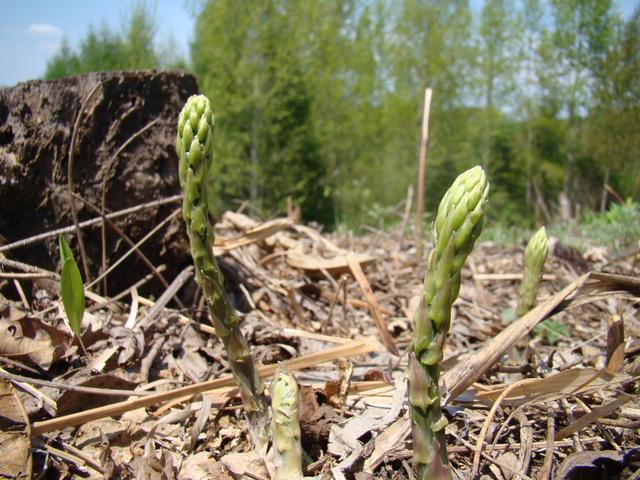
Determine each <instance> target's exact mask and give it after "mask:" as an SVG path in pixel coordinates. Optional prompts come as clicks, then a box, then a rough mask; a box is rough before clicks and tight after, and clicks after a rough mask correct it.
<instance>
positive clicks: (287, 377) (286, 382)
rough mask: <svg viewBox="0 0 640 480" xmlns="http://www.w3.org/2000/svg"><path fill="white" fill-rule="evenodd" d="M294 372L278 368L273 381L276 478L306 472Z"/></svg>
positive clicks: (285, 478)
mask: <svg viewBox="0 0 640 480" xmlns="http://www.w3.org/2000/svg"><path fill="white" fill-rule="evenodd" d="M298 402H299V400H298V384H297V383H296V379H295V377H294V376H293V375H291V374H290V373H288V372H287V371H285V370H284V369H283V368H282V367H280V368H278V372H277V373H276V376H275V378H274V379H273V381H272V382H271V412H272V420H271V433H272V435H273V446H274V450H275V453H276V480H296V479H301V478H302V477H303V475H302V446H301V444H300V405H299V403H298Z"/></svg>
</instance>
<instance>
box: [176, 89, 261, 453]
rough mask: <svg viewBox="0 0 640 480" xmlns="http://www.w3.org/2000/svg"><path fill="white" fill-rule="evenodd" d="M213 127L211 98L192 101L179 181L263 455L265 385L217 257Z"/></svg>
mask: <svg viewBox="0 0 640 480" xmlns="http://www.w3.org/2000/svg"><path fill="white" fill-rule="evenodd" d="M213 126H214V119H213V113H212V111H211V105H210V103H209V100H208V99H207V97H205V96H204V95H193V96H191V97H190V98H189V99H188V100H187V103H186V104H185V106H184V108H183V109H182V112H181V113H180V116H179V118H178V135H177V140H176V150H177V153H178V158H179V160H180V162H179V180H180V186H181V187H182V189H183V190H184V200H183V204H182V216H183V218H184V221H185V223H186V226H187V232H188V235H189V241H190V246H191V256H192V257H193V262H194V265H195V277H196V282H197V283H198V285H200V287H201V288H202V290H203V293H204V296H205V298H206V302H207V307H208V310H209V314H210V317H211V320H212V322H213V325H214V326H215V328H216V332H217V333H218V335H219V336H220V338H221V339H222V342H223V343H224V346H225V348H226V351H227V356H228V358H229V364H230V366H231V371H232V373H233V375H234V377H235V380H236V383H237V384H238V388H239V390H240V396H241V397H242V402H243V404H244V408H245V410H246V413H247V417H248V420H249V428H250V430H251V435H252V439H253V441H254V445H255V446H256V448H257V449H259V450H260V449H262V448H263V447H266V445H267V443H268V441H269V436H268V431H267V429H268V423H269V420H268V407H267V400H266V397H265V395H264V385H263V384H262V380H261V379H260V377H259V375H258V372H257V370H256V366H255V364H254V362H253V359H252V358H251V352H250V351H249V345H248V343H247V340H246V339H245V337H244V336H243V334H242V332H241V331H240V326H239V322H238V317H237V315H236V313H235V311H234V310H233V308H232V307H231V305H230V304H229V302H228V300H227V298H226V295H225V292H224V287H223V281H224V280H223V277H222V273H221V272H220V269H219V268H218V264H217V262H216V259H215V257H214V255H213V241H214V231H213V224H212V223H211V220H210V217H209V213H210V212H209V210H210V208H209V205H208V197H207V184H208V175H209V168H210V167H211V162H212V160H213V145H212V143H213Z"/></svg>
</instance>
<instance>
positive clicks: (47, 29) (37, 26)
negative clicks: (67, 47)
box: [27, 23, 62, 36]
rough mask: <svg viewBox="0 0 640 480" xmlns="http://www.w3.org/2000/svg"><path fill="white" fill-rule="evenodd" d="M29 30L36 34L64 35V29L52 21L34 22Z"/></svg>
mask: <svg viewBox="0 0 640 480" xmlns="http://www.w3.org/2000/svg"><path fill="white" fill-rule="evenodd" d="M27 30H28V31H29V33H33V34H35V35H56V36H61V35H62V29H61V28H60V27H56V26H55V25H52V24H50V23H32V24H30V25H29V27H28V28H27Z"/></svg>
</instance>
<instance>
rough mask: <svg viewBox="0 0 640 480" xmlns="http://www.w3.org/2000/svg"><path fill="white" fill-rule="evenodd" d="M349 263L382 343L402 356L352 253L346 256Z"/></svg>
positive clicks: (391, 351) (390, 350)
mask: <svg viewBox="0 0 640 480" xmlns="http://www.w3.org/2000/svg"><path fill="white" fill-rule="evenodd" d="M345 259H346V260H347V263H348V264H349V268H350V269H351V273H352V274H353V276H354V277H355V279H356V281H357V282H358V284H359V285H360V288H361V289H362V293H364V296H365V298H366V299H367V303H368V304H369V308H370V309H371V313H372V314H373V319H374V320H375V322H376V326H377V327H378V332H379V333H380V337H381V338H382V343H383V344H384V346H385V347H387V350H389V352H390V353H392V354H394V355H395V356H400V352H399V351H398V347H396V344H395V342H394V341H393V337H392V336H391V334H390V333H389V330H387V324H386V323H385V322H384V319H383V318H382V313H380V307H379V306H378V302H377V301H376V297H375V296H374V295H373V291H372V290H371V285H369V281H368V280H367V277H366V276H365V274H364V272H363V271H362V268H361V267H360V263H359V262H358V260H357V259H356V258H355V256H354V255H353V254H351V253H347V255H346V256H345Z"/></svg>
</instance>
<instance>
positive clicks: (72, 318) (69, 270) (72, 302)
mask: <svg viewBox="0 0 640 480" xmlns="http://www.w3.org/2000/svg"><path fill="white" fill-rule="evenodd" d="M58 240H59V243H60V263H61V265H62V267H61V273H60V293H61V295H62V304H63V305H64V311H65V313H66V314H67V319H68V320H69V326H70V327H71V330H72V331H73V333H75V334H76V335H78V336H80V333H81V330H80V329H81V326H82V317H83V315H84V287H83V285H82V277H81V276H80V270H79V269H78V265H77V264H76V261H75V260H74V258H73V252H72V251H71V248H69V244H68V243H67V242H66V241H65V239H64V237H63V236H62V235H60V236H59V237H58Z"/></svg>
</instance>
